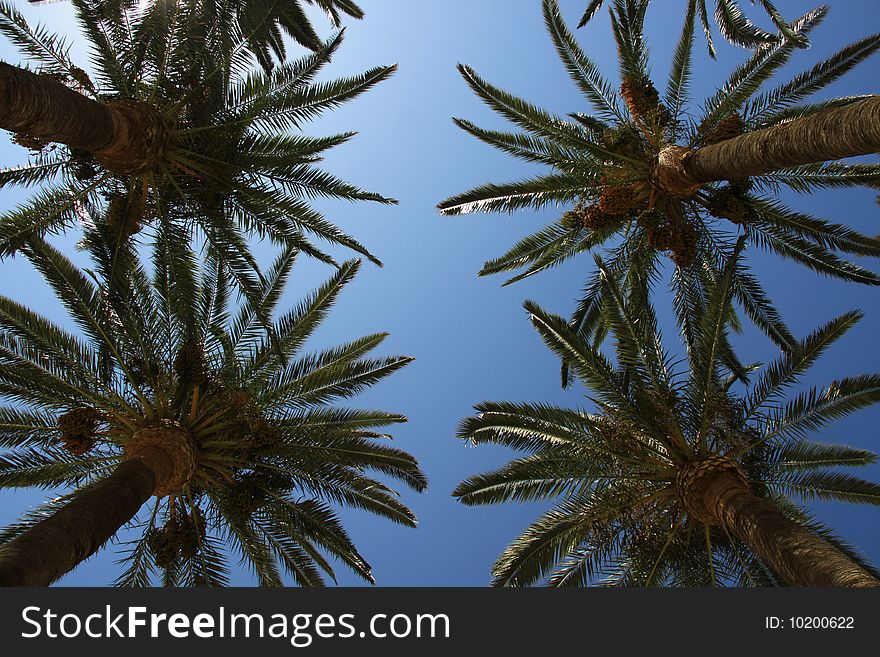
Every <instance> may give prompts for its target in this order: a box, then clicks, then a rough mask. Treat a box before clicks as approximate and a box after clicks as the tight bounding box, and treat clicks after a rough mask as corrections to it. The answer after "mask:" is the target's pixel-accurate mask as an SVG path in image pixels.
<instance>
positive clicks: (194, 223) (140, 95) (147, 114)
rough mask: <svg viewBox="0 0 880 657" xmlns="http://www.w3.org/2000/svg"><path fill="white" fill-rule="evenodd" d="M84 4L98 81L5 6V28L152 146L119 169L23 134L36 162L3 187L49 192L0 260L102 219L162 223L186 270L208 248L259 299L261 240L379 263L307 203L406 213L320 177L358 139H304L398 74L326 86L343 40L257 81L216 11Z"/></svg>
mask: <svg viewBox="0 0 880 657" xmlns="http://www.w3.org/2000/svg"><path fill="white" fill-rule="evenodd" d="M73 4H74V6H75V7H76V10H77V15H78V18H79V22H80V25H81V28H82V30H83V34H84V37H85V39H86V40H87V42H88V43H89V45H90V46H91V47H92V49H93V52H94V55H93V64H94V78H93V77H90V76H89V75H87V74H86V72H85V71H84V70H83V69H81V68H79V67H77V66H76V65H75V64H73V63H72V61H71V59H70V57H69V55H68V51H69V44H66V43H65V42H64V41H63V40H62V39H61V38H59V37H57V36H53V35H51V34H50V33H49V32H48V31H47V30H46V29H45V28H42V27H39V26H38V27H35V28H31V27H30V26H29V25H28V24H27V23H26V22H25V21H24V19H23V17H22V16H21V15H20V14H19V13H18V12H17V11H16V10H15V8H14V7H12V6H10V5H8V4H6V3H0V31H2V32H3V33H4V34H5V35H6V36H8V37H9V38H10V39H11V40H12V41H13V42H14V43H15V44H16V45H17V46H18V47H19V48H20V49H21V50H22V52H23V53H24V55H25V56H26V57H27V58H28V59H29V60H31V61H32V62H34V63H35V64H36V65H38V66H39V73H40V76H41V79H42V80H43V81H45V80H47V76H48V78H52V79H54V80H55V81H59V82H63V83H64V84H66V85H69V86H70V87H73V88H74V89H75V90H76V91H78V92H81V93H82V94H85V95H86V96H87V97H89V98H92V99H94V100H96V101H98V103H97V104H96V107H97V108H98V109H100V108H101V107H108V108H111V109H112V110H113V112H114V113H115V114H114V116H116V115H120V113H121V114H122V115H124V116H125V117H127V118H128V119H129V120H130V121H131V122H132V123H133V125H134V126H135V127H140V128H142V132H143V133H144V134H145V136H146V137H149V144H144V145H143V149H142V150H144V151H145V152H144V153H140V152H139V151H138V157H137V158H136V159H135V160H134V161H131V162H128V161H124V162H120V161H119V160H118V159H114V158H111V157H110V156H109V155H108V154H107V153H101V154H98V153H93V152H90V151H87V150H81V149H79V148H76V147H72V146H64V145H60V146H58V145H49V144H46V143H45V142H43V141H41V140H40V139H34V138H33V137H32V136H29V135H27V134H19V135H17V137H16V140H17V141H18V142H19V143H21V144H23V145H26V146H28V147H29V148H31V149H32V150H33V151H34V154H33V157H32V158H31V162H30V163H29V164H27V165H26V166H22V167H17V168H13V169H6V170H3V171H2V172H0V185H9V184H18V185H36V184H40V185H43V189H41V190H40V191H39V192H38V193H37V194H35V195H34V197H33V198H32V199H31V200H30V201H28V202H27V203H25V204H24V205H22V206H20V207H18V208H17V209H15V210H13V211H11V212H8V213H6V214H5V215H4V216H3V217H2V218H0V256H2V255H9V254H11V253H14V252H15V251H16V250H18V249H20V248H21V247H22V246H23V245H24V244H26V243H27V240H28V239H30V237H32V236H34V235H43V234H45V233H47V232H56V231H58V230H61V229H63V228H65V227H68V226H71V225H74V224H76V223H77V222H88V221H90V220H91V218H92V217H94V216H98V215H99V216H102V217H103V218H102V219H101V221H104V222H106V223H107V224H108V225H110V226H112V227H113V228H114V232H115V234H116V235H115V238H114V242H119V241H123V240H125V239H128V238H129V237H130V236H131V235H133V234H135V233H137V232H138V231H140V230H141V228H142V227H143V226H145V225H147V224H149V225H150V226H151V227H152V228H153V230H154V233H155V235H156V239H158V240H162V241H165V242H167V243H170V244H173V245H178V246H176V249H175V252H179V258H178V260H180V261H181V262H182V261H183V260H185V259H186V257H187V254H186V250H187V249H188V248H189V247H188V245H189V244H190V242H191V239H192V238H193V236H194V235H195V236H197V237H199V238H201V239H205V240H207V243H208V244H209V246H210V249H211V251H212V254H213V255H214V256H216V257H217V258H218V259H219V260H220V261H221V262H222V263H223V264H224V265H225V266H226V267H227V271H228V272H230V273H231V275H233V276H234V278H235V280H236V281H237V283H238V284H239V285H240V287H241V288H242V289H243V290H244V291H245V292H246V293H248V294H249V295H252V296H253V300H254V301H256V297H255V296H254V295H256V294H257V290H258V287H259V280H258V279H259V275H258V274H256V273H255V272H256V271H257V265H256V262H255V261H254V259H253V258H252V256H251V254H250V249H249V246H248V244H247V237H248V236H251V235H256V236H259V237H268V238H269V239H271V240H272V241H273V242H275V243H278V244H281V245H283V246H285V247H290V248H296V249H298V250H300V251H302V252H304V253H307V254H309V255H311V256H314V257H316V258H319V259H321V260H323V261H327V262H333V259H332V258H331V257H330V256H328V255H327V254H325V253H324V252H322V251H321V250H319V249H318V248H316V247H315V246H314V245H313V244H312V242H311V240H312V239H313V238H315V237H317V238H319V239H321V240H324V241H327V242H330V243H335V244H340V245H343V246H345V247H347V248H351V249H353V250H355V251H356V252H358V253H360V254H363V255H365V256H366V257H368V258H370V259H371V260H373V261H375V262H378V261H377V260H376V259H375V257H374V256H372V254H370V253H369V252H368V250H367V249H366V248H365V247H364V246H362V245H361V244H360V243H358V242H357V241H356V240H354V239H353V238H351V237H349V236H348V235H346V234H345V233H343V232H342V231H341V230H339V229H338V228H337V227H335V226H334V225H333V224H332V223H330V222H329V221H327V220H326V219H325V218H324V217H323V216H322V215H321V214H320V213H319V212H317V211H316V210H315V209H313V208H312V207H310V205H309V203H308V200H309V199H312V198H316V197H331V198H342V199H348V200H369V201H376V202H380V203H393V202H394V201H393V200H392V199H387V198H385V197H383V196H381V195H379V194H374V193H369V192H365V191H363V190H361V189H359V188H357V187H355V186H354V185H351V184H348V183H346V182H344V181H342V180H339V179H338V178H336V177H334V176H333V175H331V174H329V173H327V172H326V171H323V170H321V169H319V168H317V167H316V166H315V165H316V163H318V162H319V161H320V160H321V158H322V155H323V153H325V152H326V151H327V150H328V149H330V148H332V147H334V146H338V145H340V144H343V143H345V142H346V141H348V140H349V139H350V138H351V137H352V136H353V134H354V133H344V134H338V135H332V136H329V137H320V138H315V137H308V136H304V135H298V134H293V133H294V132H296V131H298V130H299V129H300V128H301V126H302V124H303V123H304V122H306V121H308V120H310V119H314V118H315V117H318V116H319V115H321V114H322V113H323V112H325V111H326V110H328V109H331V108H334V107H337V106H339V105H341V104H342V103H344V102H346V101H349V100H351V99H353V98H355V97H356V96H358V95H359V94H361V93H363V92H364V91H366V90H367V89H369V88H371V87H372V86H373V85H375V84H377V83H378V82H381V81H382V80H384V79H386V78H387V77H388V76H389V75H391V74H392V72H393V71H394V68H395V67H393V66H381V67H377V68H373V69H371V70H369V71H367V72H365V73H363V74H361V75H356V76H354V77H349V78H345V79H340V80H335V81H330V82H317V81H315V76H316V75H317V74H318V73H319V72H320V71H321V70H322V69H323V67H324V66H325V65H326V64H327V63H328V62H329V61H330V58H331V57H332V55H333V54H334V52H336V50H337V48H338V47H339V46H340V44H341V43H342V34H341V33H340V34H338V35H337V36H335V37H334V38H332V39H331V40H329V41H328V42H327V43H324V44H323V45H322V47H321V48H320V49H319V50H318V51H317V52H315V53H312V54H309V55H307V56H305V57H303V58H301V59H298V60H295V61H292V62H289V63H286V64H283V65H281V66H278V67H276V68H274V69H273V70H272V71H269V72H262V71H252V70H249V69H250V68H251V61H252V60H251V58H250V55H248V53H247V50H246V48H245V46H246V45H247V39H248V35H247V34H245V33H243V32H242V31H241V29H240V28H239V26H238V23H237V22H236V21H234V20H233V19H232V17H231V16H230V15H228V14H229V12H225V13H224V11H221V10H222V7H220V8H218V7H216V6H215V5H214V4H213V3H207V4H204V5H203V3H200V2H197V1H196V0H191V1H190V0H185V1H183V2H175V3H153V4H150V5H146V6H145V7H144V8H143V9H138V8H137V7H136V6H135V7H132V6H129V4H128V3H123V4H121V5H118V6H116V7H115V9H114V6H113V5H108V6H104V7H103V8H102V11H101V12H98V11H97V9H96V6H95V2H94V1H93V0H73ZM321 4H322V5H323V4H326V3H325V2H323V0H322V3H321ZM3 66H6V65H5V64H4V65H3ZM49 82H52V80H49ZM55 84H57V83H55ZM146 137H145V138H146ZM134 150H135V151H137V145H135V149H134ZM181 266H182V265H181Z"/></svg>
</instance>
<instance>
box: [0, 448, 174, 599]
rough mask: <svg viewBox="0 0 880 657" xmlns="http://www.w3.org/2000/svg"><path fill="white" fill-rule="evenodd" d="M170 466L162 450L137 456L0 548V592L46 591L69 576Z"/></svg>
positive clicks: (137, 506) (163, 477)
mask: <svg viewBox="0 0 880 657" xmlns="http://www.w3.org/2000/svg"><path fill="white" fill-rule="evenodd" d="M174 470H175V464H174V463H173V459H172V457H171V455H169V454H168V452H166V451H164V450H162V449H155V448H148V449H144V450H141V451H140V452H139V453H138V455H137V457H136V458H130V459H127V460H125V461H123V462H122V463H120V464H119V465H118V466H117V467H116V469H115V470H114V471H113V474H111V475H110V476H109V477H107V478H106V479H103V480H102V481H100V482H98V483H97V484H95V485H93V486H90V487H88V488H86V489H84V490H82V491H81V492H79V493H77V494H76V495H75V496H74V497H73V499H71V501H70V502H69V503H67V504H66V505H65V506H64V507H63V508H61V509H60V510H59V511H58V512H56V513H55V514H54V515H52V516H51V517H49V518H47V519H46V520H43V521H40V522H39V523H37V524H36V525H34V526H33V527H31V528H30V529H28V530H27V531H26V532H24V533H23V534H21V535H20V536H18V537H17V538H15V539H13V540H12V541H10V542H9V543H6V544H5V545H2V546H0V586H48V585H49V584H51V583H52V582H54V581H55V580H56V579H58V578H59V577H61V576H62V575H65V574H66V573H68V572H69V571H71V570H73V569H74V568H75V567H76V566H77V565H78V564H79V563H80V562H81V561H83V560H84V559H87V558H88V557H90V556H91V555H93V554H94V553H95V552H97V551H98V549H99V548H100V547H101V546H102V545H103V544H104V543H106V542H107V540H108V539H109V538H110V537H111V536H113V534H115V533H116V532H117V531H118V530H119V528H120V527H122V526H123V525H124V524H125V523H126V522H128V521H129V520H131V519H132V518H133V517H134V516H135V514H137V512H138V510H139V509H140V508H141V506H143V504H144V502H146V501H147V500H148V499H150V496H152V495H153V494H154V492H155V491H156V489H157V488H158V487H159V486H160V485H162V482H166V481H168V480H169V477H171V474H172V473H173V472H174Z"/></svg>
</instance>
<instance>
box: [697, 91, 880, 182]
mask: <svg viewBox="0 0 880 657" xmlns="http://www.w3.org/2000/svg"><path fill="white" fill-rule="evenodd" d="M877 152H880V96H873V97H871V98H868V99H866V100H862V101H860V102H858V103H854V104H852V105H848V106H846V107H838V108H836V109H831V110H826V111H824V112H818V113H816V114H813V115H811V116H804V117H801V118H799V119H794V120H792V121H789V122H787V123H782V124H780V125H776V126H773V127H772V128H767V129H766V130H757V131H755V132H750V133H747V134H744V135H740V136H739V137H734V138H732V139H728V140H726V141H722V142H720V143H717V144H712V145H711V146H705V147H703V148H700V149H698V150H696V151H693V152H692V153H691V154H690V155H689V156H688V157H687V159H686V160H685V162H684V165H685V170H686V172H687V176H688V178H689V179H690V181H691V182H694V183H707V182H714V181H718V180H740V179H743V178H747V177H749V176H758V175H761V174H765V173H770V172H771V171H777V170H778V169H785V168H788V167H793V166H798V165H801V164H811V163H814V162H826V161H828V160H839V159H841V158H845V157H855V156H857V155H868V154H871V153H877Z"/></svg>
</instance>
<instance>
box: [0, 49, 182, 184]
mask: <svg viewBox="0 0 880 657" xmlns="http://www.w3.org/2000/svg"><path fill="white" fill-rule="evenodd" d="M0 128H3V129H5V130H10V131H12V132H16V133H21V134H25V135H28V136H31V137H37V138H39V139H41V140H43V141H51V142H59V143H62V144H67V145H68V146H73V147H74V148H79V149H82V150H85V151H89V152H91V153H92V154H93V155H94V156H95V158H96V159H97V160H98V161H99V162H101V164H103V165H104V166H106V167H107V168H108V169H111V170H112V171H116V172H119V173H139V172H143V171H149V170H152V169H155V168H156V167H157V166H159V164H160V163H161V162H162V161H163V160H164V158H165V154H166V152H167V150H168V142H169V132H168V128H167V126H166V124H165V121H164V119H163V118H162V116H161V114H159V112H158V111H156V110H155V109H153V108H151V107H150V106H148V105H146V104H145V103H142V102H139V101H136V100H130V99H119V100H117V101H114V102H111V103H99V102H97V101H95V100H92V99H91V98H87V97H86V96H83V95H82V94H80V93H77V92H76V91H73V90H72V89H68V88H67V87H66V86H64V85H63V84H61V83H60V82H58V81H57V80H53V79H52V78H49V77H47V76H44V75H36V74H34V73H31V72H30V71H26V70H24V69H22V68H19V67H17V66H10V65H9V64H5V63H3V62H0Z"/></svg>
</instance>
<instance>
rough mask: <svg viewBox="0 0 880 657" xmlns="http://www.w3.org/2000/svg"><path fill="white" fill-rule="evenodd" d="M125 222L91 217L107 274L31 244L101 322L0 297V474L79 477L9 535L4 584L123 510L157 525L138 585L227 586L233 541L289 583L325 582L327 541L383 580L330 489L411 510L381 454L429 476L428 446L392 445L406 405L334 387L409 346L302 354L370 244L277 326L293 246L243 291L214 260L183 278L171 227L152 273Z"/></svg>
mask: <svg viewBox="0 0 880 657" xmlns="http://www.w3.org/2000/svg"><path fill="white" fill-rule="evenodd" d="M100 231H104V233H105V234H104V235H99V234H97V233H98V232H100ZM108 231H109V229H108V228H107V227H106V226H100V225H99V226H98V227H97V228H96V229H95V231H94V233H93V234H89V235H87V236H86V241H87V243H88V245H89V246H90V249H91V252H92V254H93V256H94V259H95V261H96V269H97V271H96V274H97V275H96V278H97V279H100V280H101V281H103V282H101V283H100V284H96V283H93V282H92V281H91V280H90V277H89V276H87V275H86V274H84V273H82V272H80V271H79V270H78V269H77V268H76V267H75V266H74V265H73V264H72V263H71V262H70V261H69V260H67V259H66V258H65V256H64V255H62V254H61V253H60V252H58V251H57V250H56V249H55V248H54V247H52V246H50V245H49V244H48V243H46V242H45V241H43V240H40V239H34V240H32V241H31V243H30V244H29V246H27V247H26V249H25V251H24V253H25V255H26V256H27V257H28V258H29V259H30V261H31V262H32V263H33V265H34V266H35V267H36V268H37V269H38V270H39V271H40V272H41V274H42V275H43V276H44V277H45V278H46V280H47V281H48V282H49V284H50V285H51V286H52V288H53V290H54V291H55V293H56V294H57V296H58V298H59V299H60V300H61V301H62V302H63V303H64V305H65V306H66V308H67V310H68V311H69V312H70V314H71V316H72V318H73V319H74V320H75V321H76V323H77V324H78V326H79V328H80V329H81V330H82V332H83V334H84V338H83V337H79V336H76V335H74V334H72V333H70V332H68V331H65V330H64V329H62V328H60V327H58V326H57V325H55V324H53V323H51V322H50V321H48V320H47V319H45V318H43V317H41V316H39V315H37V314H35V313H33V312H31V311H30V310H28V309H27V308H26V307H25V306H23V305H21V304H19V303H16V302H15V301H13V300H11V299H8V298H6V297H0V394H2V396H3V397H4V398H5V400H6V401H7V405H4V406H2V407H0V445H2V447H5V448H6V453H5V454H3V455H2V456H0V486H6V487H31V486H39V487H42V488H55V487H59V486H67V487H72V488H74V492H72V493H70V494H68V495H65V496H63V497H61V498H59V499H58V500H55V501H54V502H52V503H50V504H48V505H46V506H44V507H41V508H38V509H36V510H34V511H32V512H30V513H28V514H27V515H26V516H25V517H24V519H23V520H22V521H21V522H20V523H18V524H16V525H14V526H12V527H10V528H9V529H7V530H6V531H5V532H4V533H3V534H2V536H0V585H30V586H34V585H41V586H45V585H48V584H50V583H51V582H52V581H54V580H55V579H57V578H58V577H61V576H62V575H64V574H65V573H66V572H68V571H69V570H71V569H72V568H74V567H75V566H76V565H77V564H78V563H80V562H81V561H82V560H83V559H86V558H87V557H88V556H90V555H91V554H93V553H94V552H95V551H97V550H98V549H99V548H100V547H101V546H102V545H103V544H104V543H105V542H106V541H107V540H108V539H110V538H111V537H112V536H114V535H115V534H116V533H117V532H118V531H119V529H120V528H121V527H123V526H124V525H125V524H126V523H129V525H131V526H132V527H133V528H134V529H135V530H138V531H140V538H138V539H137V540H136V541H134V542H133V544H132V545H131V547H130V550H129V551H128V552H127V554H126V556H125V557H124V559H123V563H124V564H125V569H124V572H123V574H122V575H121V576H120V578H119V580H118V583H119V584H123V585H141V586H143V585H148V584H149V583H150V581H151V576H152V575H153V574H155V573H160V572H161V573H162V581H164V583H165V584H169V585H176V584H186V585H222V584H224V583H225V582H226V576H225V574H226V566H225V561H226V557H225V556H224V549H223V548H224V545H225V546H226V548H227V551H228V550H232V551H233V552H236V553H238V554H239V555H240V556H241V558H242V559H243V561H244V562H245V563H247V564H249V565H250V566H251V568H252V569H253V571H254V572H255V573H256V575H257V577H258V579H259V582H260V584H262V585H280V584H281V583H282V581H283V579H282V574H281V573H282V572H287V573H289V574H290V575H291V576H292V577H293V578H294V579H295V581H296V582H298V583H299V584H301V585H320V584H321V583H322V582H323V578H322V575H321V572H322V571H324V572H326V573H329V574H330V575H331V576H332V575H333V570H332V567H331V565H330V563H329V562H328V557H327V556H325V554H326V555H329V556H332V557H334V558H336V559H338V560H340V561H341V562H342V563H344V564H346V565H347V566H349V567H350V568H352V569H353V570H354V571H355V572H356V573H357V574H359V575H361V576H362V577H364V578H366V579H368V580H369V581H372V575H371V573H370V568H369V565H368V564H367V562H366V561H365V560H364V559H363V557H362V556H361V555H360V554H359V553H358V551H357V549H356V548H355V546H354V544H353V543H352V541H351V539H350V538H349V537H348V535H347V534H346V532H345V530H344V529H343V527H342V525H341V524H340V522H339V520H338V518H337V517H336V515H335V513H334V511H333V508H332V505H342V506H351V507H356V508H360V509H363V510H366V511H369V512H371V513H375V514H377V515H380V516H382V517H385V518H389V519H391V520H392V521H395V522H398V523H402V524H404V525H408V526H414V525H415V523H416V519H415V517H414V515H413V513H412V512H411V511H410V510H409V509H408V508H407V507H406V506H405V505H404V504H403V503H402V502H401V501H400V500H399V497H398V494H397V493H396V492H395V491H394V490H393V489H392V488H390V487H389V486H388V485H386V484H385V483H382V482H381V481H378V480H376V479H374V478H373V477H371V476H369V471H374V472H377V473H381V474H382V475H385V476H388V477H391V478H393V479H396V480H399V481H402V482H404V483H405V484H407V485H408V486H410V487H412V488H413V489H415V490H417V491H421V490H423V489H424V488H425V486H426V480H425V477H424V475H423V474H422V473H421V471H420V470H419V467H418V463H417V462H416V460H415V459H414V458H413V457H412V456H410V455H409V454H407V453H406V452H404V451H401V450H399V449H396V448H392V447H390V446H387V445H385V444H382V443H383V442H384V441H385V439H387V438H390V436H387V435H386V434H384V433H379V431H381V429H379V428H380V427H384V426H388V425H391V424H395V423H399V422H404V421H405V420H406V418H405V417H403V416H402V415H399V414H397V413H389V412H386V411H380V410H355V409H348V408H344V407H339V406H336V405H335V402H336V401H337V400H342V399H346V398H349V397H351V396H352V395H354V394H356V393H357V392H358V391H360V390H362V389H364V388H367V387H369V386H371V385H373V384H375V383H377V382H378V381H380V380H382V379H384V378H385V377H386V376H388V375H390V374H392V373H393V372H395V371H397V370H399V369H400V368H402V367H404V366H405V365H406V364H407V363H409V362H410V361H411V359H410V358H405V357H397V356H388V357H378V358H371V357H368V354H369V353H370V352H371V351H372V350H374V349H375V348H376V347H378V345H379V344H381V343H382V341H383V339H384V338H385V334H376V335H368V336H365V337H362V338H358V339H357V340H354V341H352V342H349V343H347V344H344V345H341V346H338V347H335V348H332V349H326V350H324V351H321V352H319V353H317V354H304V353H302V347H303V343H304V342H305V341H306V340H307V339H309V337H310V336H311V335H312V334H313V332H314V331H315V329H316V328H317V327H318V326H319V324H320V323H321V321H322V320H323V319H324V318H325V316H326V315H327V313H328V311H329V309H330V307H331V306H332V305H333V303H334V302H335V300H336V298H337V296H338V295H339V292H340V291H341V289H342V288H343V287H344V286H345V285H346V284H347V283H348V282H349V281H351V280H352V278H353V277H354V275H355V273H356V272H357V270H358V262H356V261H351V262H346V263H344V264H343V265H342V266H341V267H340V268H339V270H338V271H337V272H336V273H335V274H334V276H333V277H332V278H331V279H330V280H329V281H328V282H326V283H325V284H324V285H323V286H322V287H321V288H320V289H318V290H317V291H315V292H314V293H313V294H312V295H311V296H310V297H308V298H306V299H304V300H303V301H302V302H300V303H299V304H298V305H297V306H296V307H294V308H293V309H291V310H290V311H288V312H286V313H284V314H282V315H281V316H279V317H277V318H276V319H275V321H274V323H273V324H272V326H271V329H272V333H273V334H274V338H273V339H271V340H270V339H269V338H268V333H269V332H268V331H267V330H266V328H265V327H264V326H263V324H262V322H260V320H259V317H260V315H261V314H263V315H266V316H272V314H273V310H274V309H275V308H276V306H277V303H278V300H279V298H280V296H281V293H282V289H283V287H284V283H285V281H286V279H287V278H288V275H289V273H290V270H291V266H292V264H293V262H294V260H295V253H294V251H293V250H291V249H287V250H286V251H284V253H283V254H282V255H281V256H279V258H278V259H277V261H276V262H275V263H274V265H273V266H272V267H271V268H270V269H269V270H268V271H267V274H266V277H265V280H264V282H263V286H262V288H261V289H260V304H261V306H262V307H261V308H256V307H254V305H253V304H252V303H251V302H250V301H247V300H246V301H243V302H242V303H241V304H240V306H239V307H238V309H237V310H236V307H235V304H233V303H231V302H230V290H229V286H228V284H227V282H226V281H225V278H224V275H223V269H222V266H221V265H220V264H219V263H217V262H216V261H213V260H212V261H210V262H208V264H207V265H206V266H205V268H204V269H203V270H202V271H201V273H198V272H197V266H196V264H195V262H190V263H189V266H190V268H191V269H192V270H193V272H192V274H191V276H189V277H178V278H174V276H173V274H172V271H171V268H170V257H169V256H168V248H167V247H168V245H167V244H164V243H158V244H157V245H156V247H155V250H154V253H153V257H152V262H151V268H152V273H148V271H147V270H146V269H145V268H144V267H143V265H141V264H140V263H139V260H138V258H137V256H136V252H135V251H134V250H133V248H132V247H130V246H126V245H123V246H121V247H120V248H119V249H114V248H112V246H115V245H114V244H113V242H112V240H111V239H110V237H111V235H109V234H107V233H108ZM108 245H109V246H108ZM377 439H379V440H377ZM151 497H155V499H154V500H153V502H152V503H150V504H147V503H148V501H149V500H150V498H151ZM145 505H146V506H145ZM141 509H144V510H145V512H146V517H144V516H143V515H138V513H139V511H140V510H141ZM322 552H323V553H324V554H322Z"/></svg>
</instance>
